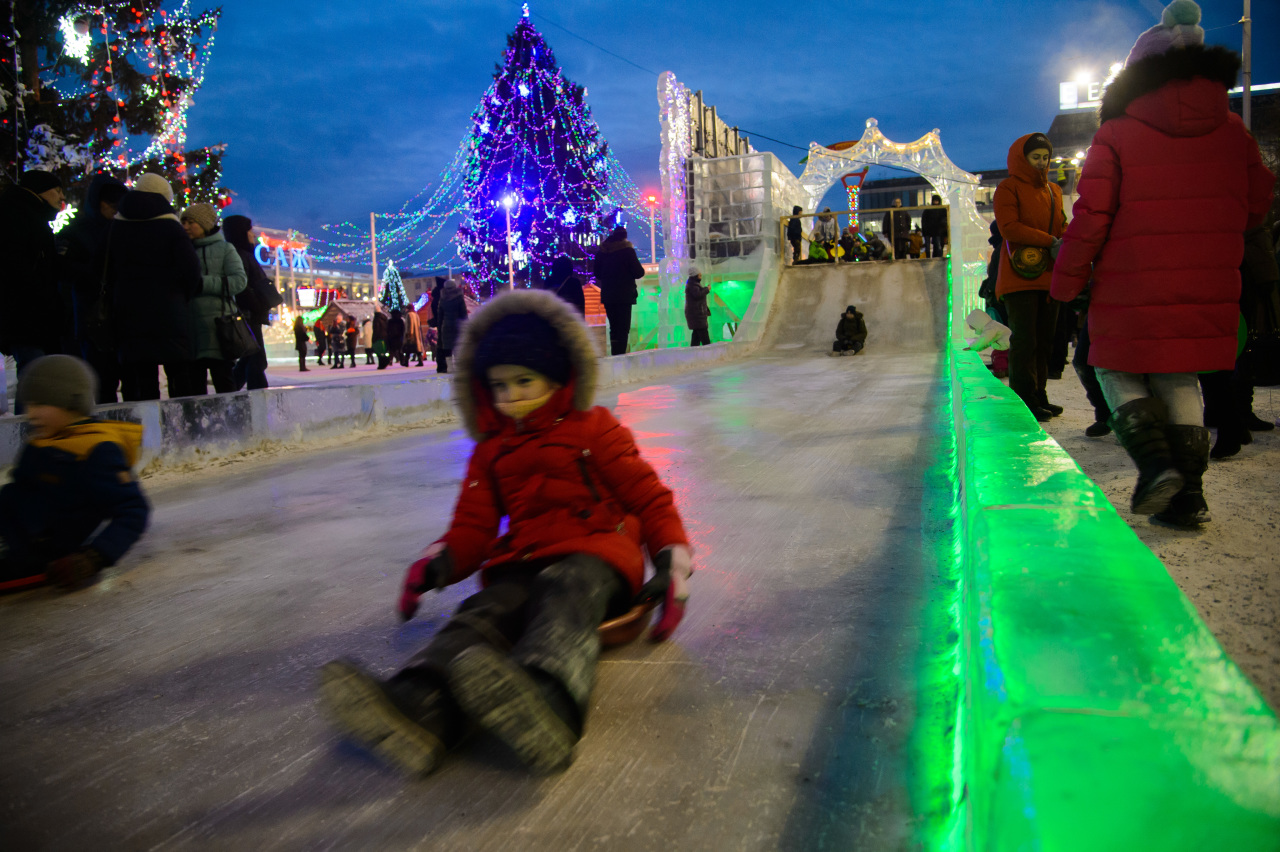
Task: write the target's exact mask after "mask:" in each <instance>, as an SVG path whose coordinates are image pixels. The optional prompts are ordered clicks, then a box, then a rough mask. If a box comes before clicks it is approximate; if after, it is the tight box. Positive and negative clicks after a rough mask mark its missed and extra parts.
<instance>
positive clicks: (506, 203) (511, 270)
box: [502, 195, 516, 290]
mask: <svg viewBox="0 0 1280 852" xmlns="http://www.w3.org/2000/svg"><path fill="white" fill-rule="evenodd" d="M514 203H515V198H513V197H512V196H510V195H504V196H503V197H502V208H503V209H504V210H505V211H506V212H507V286H508V287H510V288H511V289H512V290H514V289H516V268H515V264H514V262H513V261H512V260H511V205H512V204H514Z"/></svg>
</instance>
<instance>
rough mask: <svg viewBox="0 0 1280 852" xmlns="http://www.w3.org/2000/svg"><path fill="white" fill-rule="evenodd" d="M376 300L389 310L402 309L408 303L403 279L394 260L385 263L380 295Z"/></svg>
mask: <svg viewBox="0 0 1280 852" xmlns="http://www.w3.org/2000/svg"><path fill="white" fill-rule="evenodd" d="M378 301H379V302H381V303H382V304H383V306H384V307H385V308H386V309H387V310H389V311H403V310H404V309H405V306H406V305H408V304H409V294H408V293H406V292H405V290H404V281H403V280H401V278H400V270H399V269H396V264H395V261H390V262H388V263H387V271H386V272H385V273H383V276H382V295H381V296H379V297H378Z"/></svg>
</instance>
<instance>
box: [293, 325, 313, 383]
mask: <svg viewBox="0 0 1280 852" xmlns="http://www.w3.org/2000/svg"><path fill="white" fill-rule="evenodd" d="M293 348H294V349H296V350H297V351H298V371H299V372H302V373H306V372H309V371H308V370H307V322H306V320H304V319H303V318H302V314H298V315H297V316H296V317H294V318H293Z"/></svg>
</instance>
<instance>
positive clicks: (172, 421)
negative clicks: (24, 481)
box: [0, 343, 752, 471]
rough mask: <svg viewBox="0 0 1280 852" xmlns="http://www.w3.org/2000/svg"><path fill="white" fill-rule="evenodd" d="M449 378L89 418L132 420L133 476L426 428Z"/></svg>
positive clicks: (192, 400)
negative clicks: (395, 429) (136, 427)
mask: <svg viewBox="0 0 1280 852" xmlns="http://www.w3.org/2000/svg"><path fill="white" fill-rule="evenodd" d="M751 349H752V347H751V346H750V345H749V344H743V343H722V344H715V345H712V346H700V347H696V348H683V349H653V350H647V351H644V352H635V353H632V354H629V355H622V356H618V357H614V358H602V359H600V373H599V385H600V387H602V388H604V387H611V386H614V385H620V384H627V383H630V382H637V381H650V380H654V379H658V378H661V377H663V376H669V375H674V374H677V373H680V372H682V371H685V370H690V369H696V368H699V367H705V366H709V365H711V364H715V363H719V362H721V361H726V360H732V359H735V358H740V357H743V356H744V355H745V354H747V353H748V352H750V351H751ZM451 394H452V384H451V377H449V376H436V375H432V376H429V377H427V378H422V379H416V380H409V381H403V380H396V379H394V378H390V377H389V380H388V381H384V382H376V383H369V384H358V385H341V384H319V385H305V386H294V387H282V388H269V389H267V390H257V391H241V392H240V393H229V394H215V395H210V396H196V397H183V398H180V399H168V400H159V401H152V402H135V403H121V404H118V405H105V406H101V407H100V408H99V409H98V413H97V416H98V417H102V418H106V419H114V420H125V421H129V422H132V423H140V424H142V427H143V434H142V454H141V458H140V460H139V465H138V466H139V469H141V470H144V471H155V470H160V469H165V468H174V467H180V466H183V465H190V464H200V463H207V462H212V461H217V460H219V459H226V458H229V457H231V456H235V455H238V454H240V453H244V452H248V451H253V450H257V449H262V448H264V447H268V446H272V445H276V446H293V445H298V446H305V445H307V444H308V443H314V442H317V441H322V440H330V439H334V438H340V437H341V436H343V435H352V434H360V433H375V432H376V431H377V430H379V429H381V428H384V427H387V426H414V425H428V424H430V423H433V422H441V421H446V420H451V419H453V417H454V410H453V403H452V397H451ZM26 422H27V421H26V418H25V417H0V467H6V466H9V465H12V464H13V463H14V462H15V461H16V460H17V457H18V453H19V452H20V451H21V449H22V444H23V442H24V441H25V439H26Z"/></svg>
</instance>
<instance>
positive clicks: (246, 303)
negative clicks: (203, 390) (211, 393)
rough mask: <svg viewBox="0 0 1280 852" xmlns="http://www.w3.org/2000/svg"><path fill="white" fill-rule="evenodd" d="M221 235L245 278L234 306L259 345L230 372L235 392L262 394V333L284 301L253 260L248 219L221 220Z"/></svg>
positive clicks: (264, 349) (264, 374)
mask: <svg viewBox="0 0 1280 852" xmlns="http://www.w3.org/2000/svg"><path fill="white" fill-rule="evenodd" d="M222 233H223V235H224V236H225V237H226V238H227V242H229V243H231V245H233V246H235V249H236V254H238V255H240V262H241V263H242V264H244V274H245V277H246V278H248V283H246V284H245V288H244V289H243V290H241V291H240V292H239V293H237V294H236V305H237V306H238V307H239V308H240V310H241V311H242V312H243V313H244V318H245V319H247V320H248V321H249V327H250V328H251V329H253V337H254V339H255V340H257V341H258V351H257V352H255V353H253V354H252V355H250V356H248V357H246V358H241V359H240V360H239V361H237V362H236V365H235V367H233V368H232V370H231V375H232V377H233V378H234V380H235V388H236V390H240V388H243V387H248V388H249V390H262V389H263V388H265V387H267V342H266V340H265V338H263V336H262V329H263V327H264V326H266V325H268V324H270V322H271V309H272V308H275V307H277V306H279V305H282V304H284V297H283V296H281V295H280V291H279V290H277V289H276V285H275V284H273V283H271V279H270V278H268V277H267V273H265V272H263V271H262V267H261V266H260V265H259V264H258V259H257V258H256V257H254V256H253V243H254V240H253V220H252V219H250V218H249V217H248V216H228V217H227V218H225V219H223V220H222Z"/></svg>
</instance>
